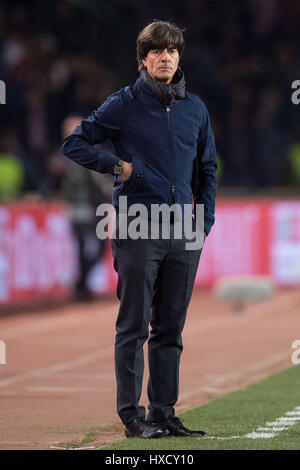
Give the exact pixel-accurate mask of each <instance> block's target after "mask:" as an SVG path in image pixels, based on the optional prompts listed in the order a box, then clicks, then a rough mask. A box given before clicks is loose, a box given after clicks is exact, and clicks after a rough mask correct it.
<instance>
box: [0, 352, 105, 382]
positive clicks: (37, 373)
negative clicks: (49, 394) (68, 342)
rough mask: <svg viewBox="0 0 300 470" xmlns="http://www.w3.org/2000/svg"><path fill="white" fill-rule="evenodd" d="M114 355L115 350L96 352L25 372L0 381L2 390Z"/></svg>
mask: <svg viewBox="0 0 300 470" xmlns="http://www.w3.org/2000/svg"><path fill="white" fill-rule="evenodd" d="M112 355H113V348H106V349H103V350H102V351H96V352H93V353H91V354H86V355H85V356H81V357H79V358H77V359H72V360H71V361H66V362H59V363H57V364H52V365H51V366H47V367H42V368H40V369H35V370H31V371H28V372H24V373H23V374H18V375H15V376H13V377H9V378H7V379H3V380H0V388H5V387H8V386H9V385H12V384H15V383H18V382H23V381H24V380H28V379H32V378H33V377H47V376H50V375H51V374H52V373H53V372H61V371H64V370H70V369H74V368H76V367H79V366H83V365H86V364H89V363H91V362H95V361H97V360H100V359H107V358H108V357H111V356H112Z"/></svg>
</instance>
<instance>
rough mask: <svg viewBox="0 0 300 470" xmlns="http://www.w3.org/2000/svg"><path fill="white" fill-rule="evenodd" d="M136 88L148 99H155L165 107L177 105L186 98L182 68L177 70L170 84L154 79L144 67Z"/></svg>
mask: <svg viewBox="0 0 300 470" xmlns="http://www.w3.org/2000/svg"><path fill="white" fill-rule="evenodd" d="M136 86H137V88H138V89H139V90H140V91H142V93H144V94H145V95H146V96H147V97H148V98H152V99H153V98H155V99H156V100H157V101H158V102H159V103H160V104H162V105H165V106H166V105H172V104H175V103H176V101H177V100H178V99H184V98H185V97H186V95H185V77H184V73H183V71H182V69H181V68H180V67H178V69H177V70H176V72H175V74H174V77H173V80H172V82H171V83H170V84H166V83H164V82H161V81H159V80H157V79H156V78H152V77H151V76H150V75H149V74H148V72H147V69H146V68H145V67H144V68H143V69H142V70H141V73H140V77H139V78H138V79H137V81H136Z"/></svg>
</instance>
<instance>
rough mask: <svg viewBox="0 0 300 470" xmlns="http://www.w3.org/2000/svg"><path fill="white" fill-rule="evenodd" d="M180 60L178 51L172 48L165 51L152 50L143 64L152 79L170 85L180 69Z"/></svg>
mask: <svg viewBox="0 0 300 470" xmlns="http://www.w3.org/2000/svg"><path fill="white" fill-rule="evenodd" d="M179 58H180V57H179V53H178V50H177V49H174V48H172V47H170V48H168V49H167V48H166V49H163V50H158V49H150V51H149V52H148V54H147V56H146V57H145V59H143V64H144V66H145V67H147V70H148V73H149V75H151V77H153V78H157V79H158V80H161V81H163V82H166V83H170V82H171V81H172V78H173V75H174V73H175V72H176V70H177V68H178V63H179Z"/></svg>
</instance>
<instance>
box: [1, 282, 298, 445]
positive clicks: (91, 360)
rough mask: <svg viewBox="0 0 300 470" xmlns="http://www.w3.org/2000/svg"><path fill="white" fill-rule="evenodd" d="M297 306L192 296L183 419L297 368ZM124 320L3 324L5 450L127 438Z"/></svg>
mask: <svg viewBox="0 0 300 470" xmlns="http://www.w3.org/2000/svg"><path fill="white" fill-rule="evenodd" d="M299 300H300V293H299V291H296V290H283V291H280V292H278V293H277V294H276V296H275V297H274V298H273V299H272V300H270V301H267V302H264V303H257V304H247V305H246V307H245V309H244V311H243V312H242V313H239V314H238V313H235V312H233V311H232V308H231V305H230V304H225V303H223V302H222V301H220V300H218V299H216V298H214V297H213V295H212V293H211V292H210V291H199V292H194V295H193V298H192V302H191V305H190V308H189V312H188V318H187V322H186V327H185V330H184V349H183V354H182V361H181V376H180V398H179V401H178V404H177V407H176V409H177V412H182V411H184V410H186V409H189V408H192V407H196V406H199V405H201V404H204V403H207V402H208V401H210V400H212V399H213V398H215V397H218V396H221V395H224V394H226V393H228V392H230V391H233V390H236V389H239V388H241V387H244V386H246V385H248V384H250V383H253V382H256V381H259V380H261V379H262V378H264V377H267V376H269V375H270V374H273V373H276V372H279V371H281V370H283V369H285V368H288V367H292V363H291V354H292V352H293V351H292V349H291V344H292V342H293V341H294V340H295V339H300V333H299V332H300V315H299V305H300V302H299ZM117 311H118V303H117V302H116V301H115V300H114V299H112V300H110V301H109V300H106V301H105V302H102V301H95V302H91V303H78V304H69V305H61V306H58V307H57V308H56V309H50V310H49V311H45V310H44V311H43V312H41V313H40V315H37V313H36V312H32V313H30V312H26V314H25V313H24V315H18V316H16V315H13V314H12V315H11V316H9V315H7V316H5V317H1V318H0V339H1V340H4V341H5V342H6V348H7V364H6V365H0V449H49V448H50V447H51V446H53V447H66V446H70V445H72V444H74V445H81V446H82V447H89V446H95V447H97V448H101V447H104V446H106V445H107V444H108V443H110V442H116V441H117V440H120V439H123V438H124V431H123V426H122V424H121V423H120V421H119V418H118V416H117V414H116V410H115V401H116V396H115V395H116V393H115V392H116V389H115V376H114V360H113V345H114V334H115V327H114V325H115V319H116V316H117ZM146 380H147V373H146V374H145V381H144V383H145V385H146ZM144 390H145V387H144ZM142 403H143V404H144V405H147V400H146V393H145V391H144V393H143V396H142ZM200 424H201V423H199V425H200Z"/></svg>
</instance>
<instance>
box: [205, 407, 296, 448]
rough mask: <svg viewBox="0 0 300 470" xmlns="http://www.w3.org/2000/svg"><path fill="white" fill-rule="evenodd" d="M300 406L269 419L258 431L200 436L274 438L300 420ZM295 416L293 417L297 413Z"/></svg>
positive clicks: (213, 437)
mask: <svg viewBox="0 0 300 470" xmlns="http://www.w3.org/2000/svg"><path fill="white" fill-rule="evenodd" d="M299 411H300V407H299V406H296V407H295V408H294V409H293V410H292V411H287V412H286V413H285V415H284V416H281V417H280V418H277V419H276V420H275V421H268V422H267V423H266V424H265V425H264V426H260V427H258V428H257V429H256V431H253V432H250V433H247V434H243V435H242V436H229V437H222V436H204V437H201V438H198V440H202V439H217V440H228V439H272V438H273V437H275V436H278V434H279V433H280V432H281V431H285V430H286V429H288V427H289V426H293V425H294V424H296V423H297V422H298V421H300V416H298V414H299ZM295 414H296V416H294V417H291V416H293V415H295Z"/></svg>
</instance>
